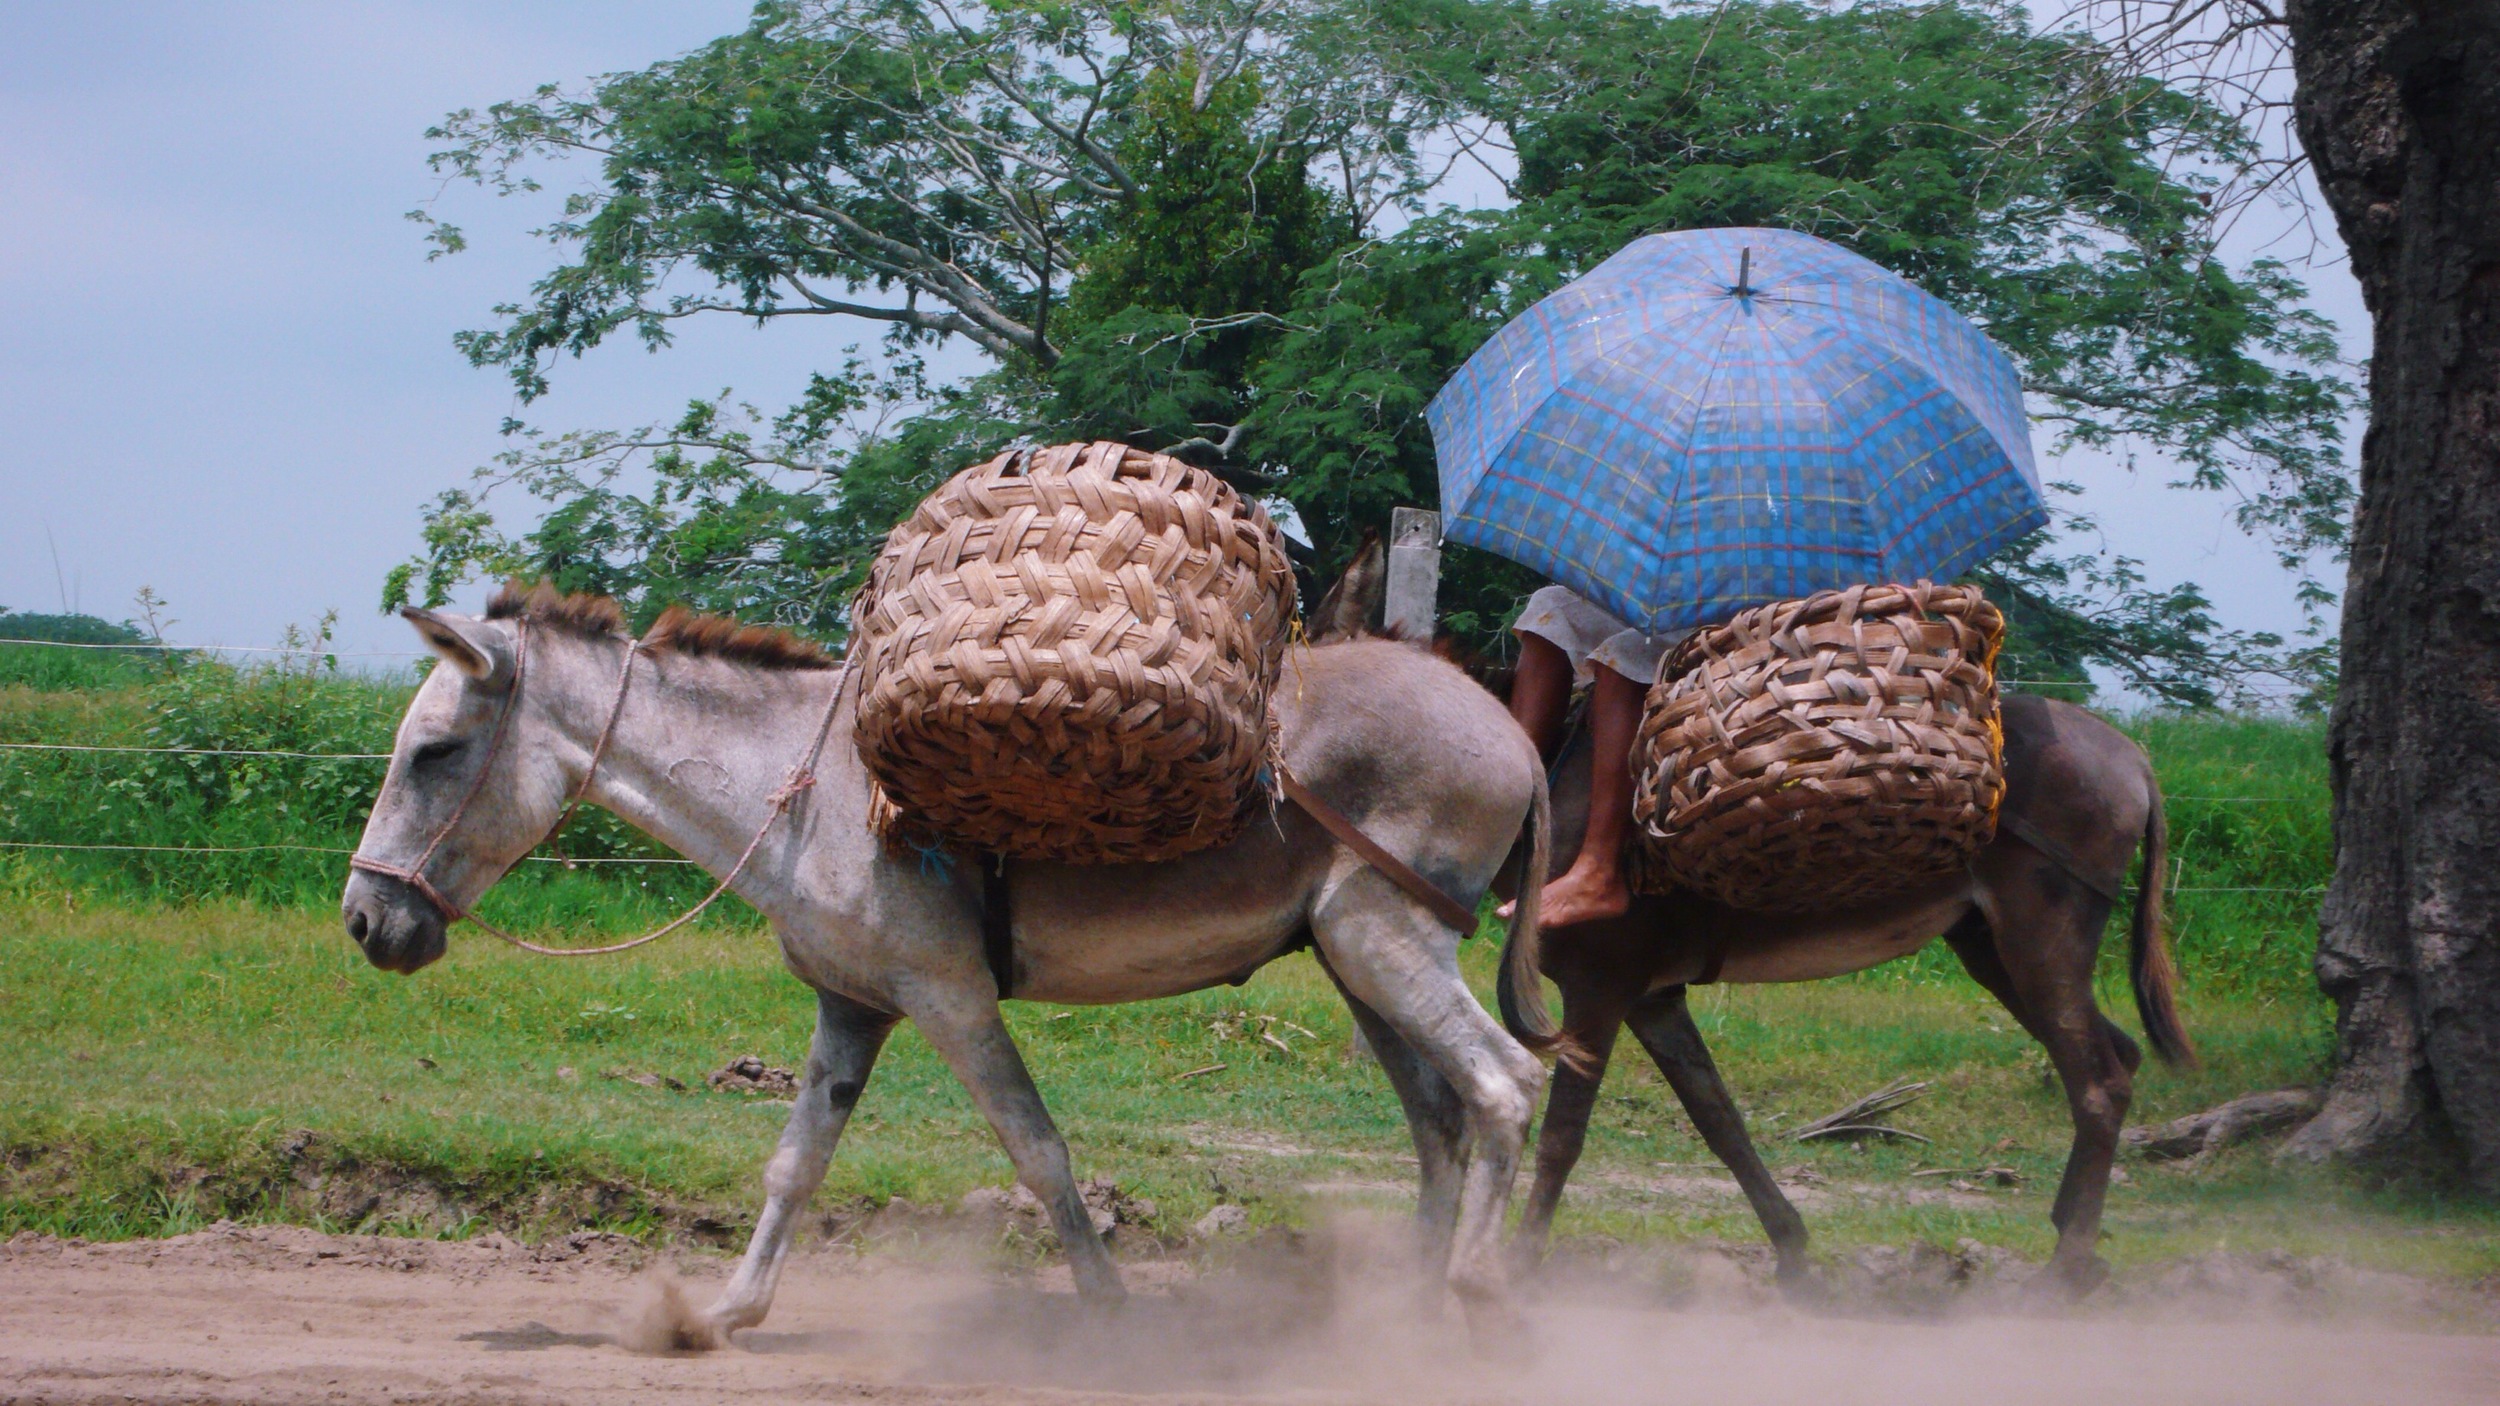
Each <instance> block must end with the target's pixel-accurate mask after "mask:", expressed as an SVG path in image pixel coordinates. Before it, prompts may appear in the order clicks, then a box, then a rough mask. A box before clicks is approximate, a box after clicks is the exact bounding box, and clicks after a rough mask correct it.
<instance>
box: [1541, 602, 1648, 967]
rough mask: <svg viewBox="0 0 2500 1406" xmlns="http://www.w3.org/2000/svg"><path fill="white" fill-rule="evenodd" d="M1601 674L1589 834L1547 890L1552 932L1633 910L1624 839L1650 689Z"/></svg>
mask: <svg viewBox="0 0 2500 1406" xmlns="http://www.w3.org/2000/svg"><path fill="white" fill-rule="evenodd" d="M1557 652H1559V651H1557ZM1521 662H1522V663H1525V662H1526V660H1525V656H1524V655H1523V656H1522V659H1521ZM1596 673H1597V684H1596V687H1594V688H1592V689H1591V690H1589V749H1590V754H1591V755H1590V758H1589V762H1590V766H1589V820H1588V830H1587V833H1586V835H1585V836H1584V838H1582V839H1581V841H1580V853H1579V855H1578V857H1576V858H1574V859H1573V860H1572V861H1571V867H1570V868H1569V869H1568V870H1566V871H1564V872H1563V873H1562V874H1561V875H1560V876H1559V877H1557V878H1556V879H1555V880H1554V881H1553V882H1552V883H1549V884H1547V885H1546V886H1545V901H1544V907H1543V912H1542V913H1541V914H1540V916H1539V919H1538V921H1539V922H1540V923H1541V924H1542V925H1543V926H1545V927H1548V928H1561V927H1569V926H1570V925H1571V924H1573V923H1587V922H1594V921H1596V920H1597V919H1600V918H1613V917H1618V916H1620V915H1621V914H1622V913H1623V912H1624V911H1625V910H1626V909H1629V908H1630V907H1631V906H1632V890H1631V888H1630V887H1629V886H1628V885H1627V884H1626V883H1625V882H1624V878H1623V837H1624V836H1625V835H1626V834H1628V833H1630V831H1631V826H1632V768H1631V757H1632V738H1633V735H1634V734H1635V733H1637V732H1639V731H1640V726H1641V704H1642V700H1643V698H1644V697H1645V695H1646V694H1647V692H1648V689H1647V688H1646V687H1645V686H1644V685H1642V684H1641V683H1639V682H1637V681H1635V680H1632V679H1628V678H1625V677H1624V676H1623V675H1621V674H1618V673H1616V672H1615V671H1614V670H1612V669H1609V668H1607V667H1605V666H1604V665H1602V664H1601V665H1599V666H1598V667H1597V670H1596Z"/></svg>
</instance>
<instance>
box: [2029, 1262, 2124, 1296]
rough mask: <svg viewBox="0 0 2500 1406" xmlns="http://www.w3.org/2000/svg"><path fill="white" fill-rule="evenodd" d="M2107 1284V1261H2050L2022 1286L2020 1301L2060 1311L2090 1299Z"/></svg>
mask: <svg viewBox="0 0 2500 1406" xmlns="http://www.w3.org/2000/svg"><path fill="white" fill-rule="evenodd" d="M2108 1282H2109V1261H2107V1260H2104V1259H2102V1258H2101V1257H2100V1256H2099V1255H2087V1256H2084V1257H2082V1258H2079V1259H2051V1260H2050V1261H2049V1262H2048V1263H2047V1264H2045V1265H2043V1266H2041V1268H2040V1272H2039V1273H2038V1274H2035V1275H2033V1276H2031V1279H2030V1280H2029V1282H2027V1283H2025V1284H2024V1285H2023V1299H2024V1301H2025V1302H2027V1303H2029V1304H2031V1305H2033V1306H2034V1307H2038V1308H2063V1307H2065V1306H2066V1305H2068V1304H2073V1303H2079V1302H2081V1301H2083V1300H2084V1299H2086V1298H2089V1297H2090V1296H2091V1294H2092V1291H2093V1290H2095V1289H2098V1288H2100V1287H2101V1286H2102V1285H2103V1284H2106V1283H2108Z"/></svg>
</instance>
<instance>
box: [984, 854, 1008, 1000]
mask: <svg viewBox="0 0 2500 1406" xmlns="http://www.w3.org/2000/svg"><path fill="white" fill-rule="evenodd" d="M980 864H981V955H982V956H983V957H985V958H987V959H988V960H989V964H990V980H992V981H994V982H996V983H998V999H1000V1000H1002V1001H1004V1000H1006V999H1007V998H1008V997H1010V996H1013V995H1015V994H1016V920H1015V913H1014V910H1012V909H1011V908H1009V907H1008V904H1007V866H1006V863H1005V862H1004V861H1003V860H1001V859H1000V857H999V856H997V855H994V854H985V855H982V856H981V859H980Z"/></svg>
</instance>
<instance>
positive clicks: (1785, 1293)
mask: <svg viewBox="0 0 2500 1406" xmlns="http://www.w3.org/2000/svg"><path fill="white" fill-rule="evenodd" d="M1772 1282H1773V1284H1774V1285H1776V1286H1777V1287H1778V1289H1779V1292H1780V1299H1781V1301H1782V1302H1784V1303H1786V1304H1787V1305H1788V1306H1789V1307H1790V1308H1795V1309H1803V1310H1806V1311H1808V1312H1812V1311H1815V1310H1819V1309H1824V1308H1828V1307H1830V1306H1831V1303H1832V1290H1831V1286H1830V1285H1828V1284H1826V1283H1824V1282H1823V1281H1822V1280H1821V1279H1819V1278H1816V1277H1815V1273H1814V1263H1813V1261H1811V1260H1808V1259H1807V1258H1805V1257H1804V1256H1803V1255H1799V1256H1797V1257H1796V1258H1795V1259H1786V1258H1783V1259H1782V1260H1780V1262H1779V1269H1778V1271H1777V1274H1776V1276H1775V1277H1774V1279H1773V1280H1772Z"/></svg>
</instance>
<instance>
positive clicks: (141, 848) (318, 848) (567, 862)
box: [0, 639, 2326, 895]
mask: <svg viewBox="0 0 2500 1406" xmlns="http://www.w3.org/2000/svg"><path fill="white" fill-rule="evenodd" d="M0 645H27V646H35V647H40V648H47V649H104V650H124V651H142V652H147V653H155V654H184V653H196V654H287V655H318V656H322V657H325V658H335V659H424V658H428V657H430V656H429V655H428V653H427V651H425V650H335V649H316V648H297V649H289V648H286V647H284V646H276V645H226V644H160V643H151V644H87V643H75V642H71V641H67V640H27V639H0ZM2000 682H2003V683H2011V684H2017V685H2026V686H2033V687H2042V686H2056V687H2081V686H2083V685H2082V684H2081V683H2080V682H2079V681H2076V680H2071V679H2004V680H2000ZM0 751H7V752H97V753H124V754H136V755H148V756H174V757H276V758H282V759H286V760H290V761H342V762H386V761H389V760H390V759H391V754H390V753H388V752H285V751H268V750H256V749H249V748H233V747H124V746H99V745H92V744H86V743H77V742H0ZM2163 799H2164V800H2165V801H2187V802H2195V803H2198V804H2206V805H2296V804H2301V801H2300V800H2299V798H2297V797H2293V796H2165V797H2163ZM0 849H19V850H47V851H95V852H109V853H137V854H257V853H271V852H285V853H295V854H334V855H347V854H353V853H355V851H353V850H349V849H340V848H337V847H335V846H328V845H291V844H258V845H107V844H60V843H53V842H49V841H41V840H0ZM525 862H527V863H531V864H562V865H564V866H566V867H568V868H572V867H578V866H584V865H594V864H672V865H692V864H693V863H694V861H693V860H691V859H661V858H631V857H626V858H601V859H567V858H565V857H563V856H561V855H530V856H529V857H528V858H527V860H526V861H525ZM2129 887H2130V888H2133V887H2134V886H2133V885H2130V886H2129ZM2163 892H2164V893H2167V894H2187V893H2197V894H2204V893H2272V894H2304V895H2306V894H2320V893H2324V892H2326V889H2325V887H2324V886H2323V885H2319V886H2314V887H2307V888H2247V887H2185V886H2177V885H2173V886H2171V887H2168V888H2166V889H2164V890H2163Z"/></svg>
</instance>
